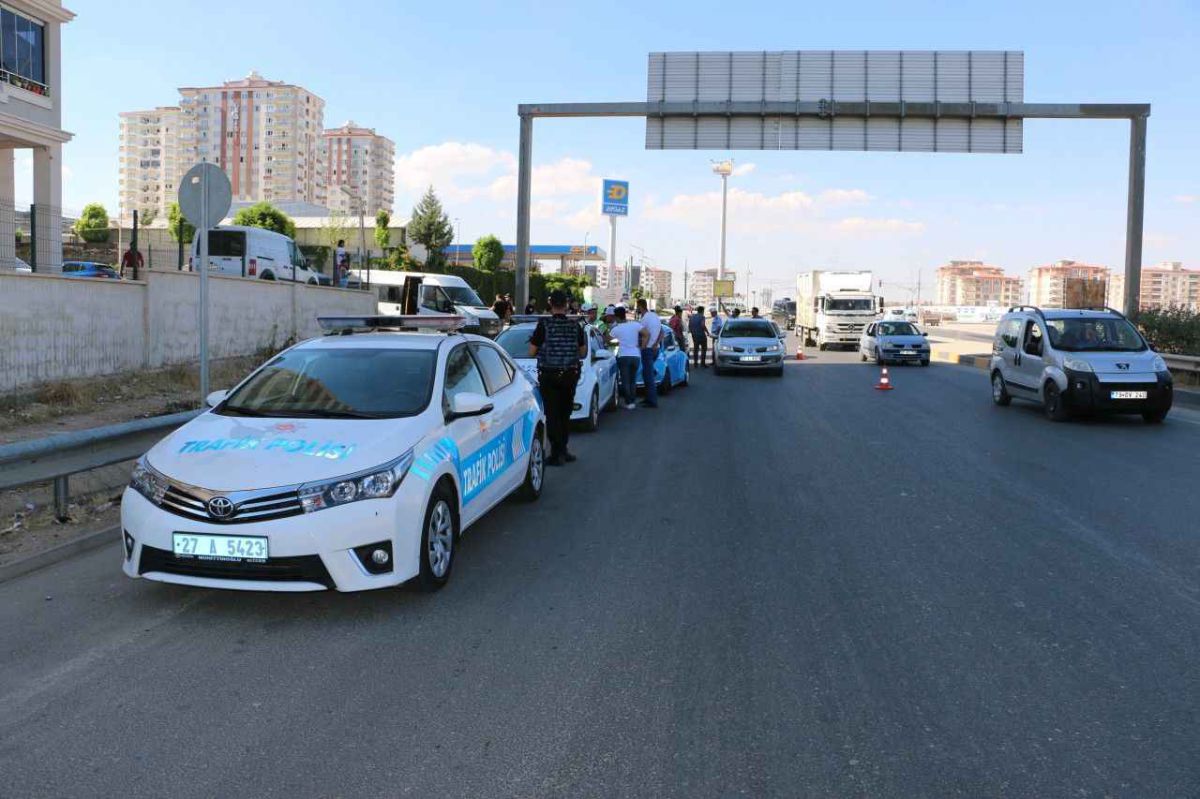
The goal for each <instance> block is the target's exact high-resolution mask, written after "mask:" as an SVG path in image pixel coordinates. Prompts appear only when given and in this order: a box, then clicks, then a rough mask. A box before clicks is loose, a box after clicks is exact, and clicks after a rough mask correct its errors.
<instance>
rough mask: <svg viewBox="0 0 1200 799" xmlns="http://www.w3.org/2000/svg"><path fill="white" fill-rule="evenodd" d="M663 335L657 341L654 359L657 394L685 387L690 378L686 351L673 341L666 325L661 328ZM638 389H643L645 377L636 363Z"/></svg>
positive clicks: (673, 335) (672, 336) (673, 338)
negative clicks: (676, 387) (656, 352)
mask: <svg viewBox="0 0 1200 799" xmlns="http://www.w3.org/2000/svg"><path fill="white" fill-rule="evenodd" d="M662 331H663V334H662V336H660V337H659V339H658V354H657V355H656V356H655V359H654V380H655V385H657V386H658V393H659V394H666V393H668V392H670V390H671V389H672V388H674V387H675V386H686V385H687V384H688V378H689V377H690V372H689V368H690V361H689V359H688V355H687V351H686V350H684V349H683V348H682V347H680V346H679V343H678V342H677V341H675V333H674V332H672V330H671V328H669V327H667V326H666V325H663V326H662ZM636 385H637V387H638V388H645V387H646V381H645V376H644V375H643V374H642V364H641V362H640V361H639V362H638V370H637V383H636Z"/></svg>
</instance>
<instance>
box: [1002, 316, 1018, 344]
mask: <svg viewBox="0 0 1200 799" xmlns="http://www.w3.org/2000/svg"><path fill="white" fill-rule="evenodd" d="M1020 337H1021V320H1020V319H1009V320H1008V321H1007V322H1005V323H1004V324H1003V325H1001V327H1000V340H1001V341H1003V342H1004V346H1006V347H1012V348H1013V349H1016V348H1017V341H1018V340H1019V339H1020Z"/></svg>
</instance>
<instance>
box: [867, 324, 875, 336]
mask: <svg viewBox="0 0 1200 799" xmlns="http://www.w3.org/2000/svg"><path fill="white" fill-rule="evenodd" d="M867 335H868V336H873V335H875V325H874V324H872V325H870V326H868V327H867Z"/></svg>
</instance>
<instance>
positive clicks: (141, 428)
mask: <svg viewBox="0 0 1200 799" xmlns="http://www.w3.org/2000/svg"><path fill="white" fill-rule="evenodd" d="M200 413H201V411H200V410H194V411H183V412H182V413H172V414H169V415H167V416H154V417H151V418H149V419H135V420H133V421H132V422H122V423H120V424H113V425H106V426H104V427H94V428H92V429H90V430H79V431H77V432H74V433H62V434H60V435H55V436H48V437H47V438H38V439H34V440H32V441H18V442H17V443H15V444H4V445H0V489H6V488H17V487H18V486H23V485H29V484H30V483H41V482H44V481H46V480H53V481H54V515H55V517H56V518H58V519H59V521H63V520H65V519H66V518H67V504H68V502H69V500H70V482H69V478H70V476H71V475H73V474H78V473H79V472H86V471H90V470H91V469H98V468H100V467H101V466H111V465H112V464H114V463H121V462H122V461H128V460H133V459H134V458H137V457H140V456H141V455H142V454H143V453H144V452H145V451H146V450H148V449H150V447H152V446H154V444H156V443H157V442H158V440H159V439H161V438H162V437H163V436H164V435H166V434H167V433H169V432H170V431H172V430H174V429H175V428H177V427H179V426H180V425H182V424H183V423H184V422H187V421H190V420H191V419H194V418H195V417H197V416H199V415H200Z"/></svg>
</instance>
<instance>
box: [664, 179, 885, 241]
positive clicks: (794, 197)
mask: <svg viewBox="0 0 1200 799" xmlns="http://www.w3.org/2000/svg"><path fill="white" fill-rule="evenodd" d="M872 199H873V198H872V197H871V195H870V194H868V193H867V192H865V191H863V190H862V189H826V190H824V191H822V192H820V193H819V194H817V195H816V196H815V197H814V196H812V195H810V194H808V193H806V192H803V191H785V192H780V193H778V194H764V193H762V192H753V191H746V190H745V189H740V188H732V189H730V190H729V228H730V230H734V231H740V232H744V233H769V232H773V231H779V230H788V229H793V228H796V227H798V226H800V225H807V226H816V227H822V226H824V225H825V223H824V221H823V220H822V216H821V214H822V212H823V211H824V210H826V209H831V208H837V207H841V206H846V205H856V204H864V203H868V202H870V201H871V200H872ZM720 214H721V193H720V192H718V191H710V192H703V193H700V194H677V195H675V196H674V197H672V198H671V200H670V201H669V202H667V203H665V204H656V203H648V204H647V208H646V211H645V216H646V217H647V218H649V219H655V220H659V221H663V222H678V223H681V224H684V225H687V226H688V227H691V228H693V229H697V230H700V229H704V228H707V227H710V226H711V225H712V224H713V222H714V220H716V219H719V218H720ZM895 221H899V220H895ZM856 224H860V223H856V222H852V223H851V225H850V226H851V227H853V226H854V225H856Z"/></svg>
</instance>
